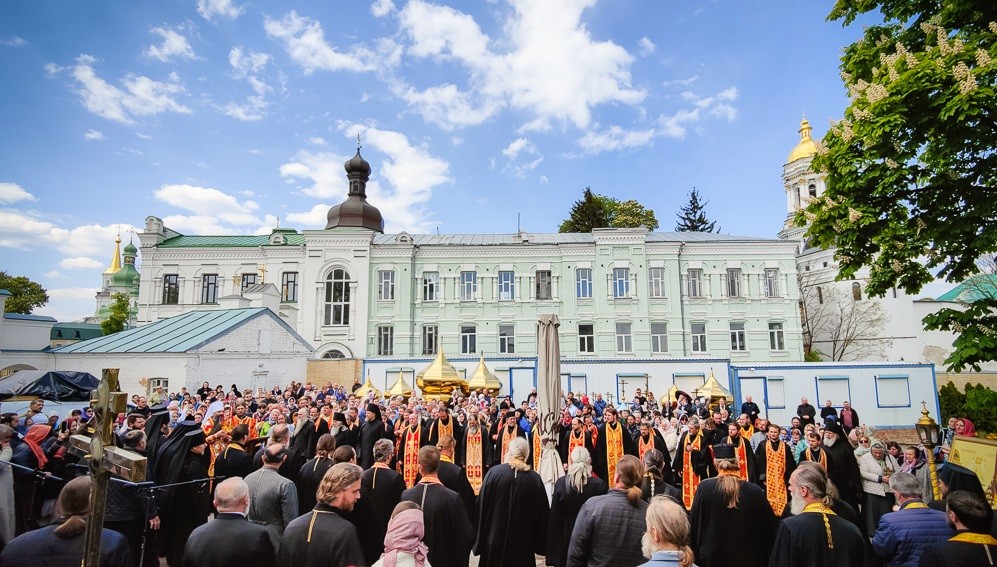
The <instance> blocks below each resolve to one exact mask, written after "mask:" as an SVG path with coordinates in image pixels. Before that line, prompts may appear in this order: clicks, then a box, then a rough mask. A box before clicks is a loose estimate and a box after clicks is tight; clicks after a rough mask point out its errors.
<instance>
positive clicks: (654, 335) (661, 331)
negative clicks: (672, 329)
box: [651, 323, 668, 353]
mask: <svg viewBox="0 0 997 567" xmlns="http://www.w3.org/2000/svg"><path fill="white" fill-rule="evenodd" d="M651 352H653V353H662V352H668V324H666V323H651Z"/></svg>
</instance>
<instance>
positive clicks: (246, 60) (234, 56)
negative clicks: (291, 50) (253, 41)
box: [228, 47, 270, 79]
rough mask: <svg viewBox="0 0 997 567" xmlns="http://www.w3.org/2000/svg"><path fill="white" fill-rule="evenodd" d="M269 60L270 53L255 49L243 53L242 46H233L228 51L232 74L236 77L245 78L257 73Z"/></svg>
mask: <svg viewBox="0 0 997 567" xmlns="http://www.w3.org/2000/svg"><path fill="white" fill-rule="evenodd" d="M269 62H270V55H268V54H266V53H259V52H256V51H249V52H248V53H244V52H243V50H242V47H233V48H232V50H231V51H229V53H228V63H229V65H231V66H232V74H233V75H235V78H237V79H245V78H246V77H248V76H250V75H255V74H257V73H259V72H260V71H262V70H263V69H264V68H266V66H267V63H269Z"/></svg>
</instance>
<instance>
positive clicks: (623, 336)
mask: <svg viewBox="0 0 997 567" xmlns="http://www.w3.org/2000/svg"><path fill="white" fill-rule="evenodd" d="M632 329H633V327H632V325H631V324H630V323H617V324H616V352H633V351H634V347H633V333H632Z"/></svg>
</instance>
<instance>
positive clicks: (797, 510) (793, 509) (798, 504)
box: [789, 492, 807, 516]
mask: <svg viewBox="0 0 997 567" xmlns="http://www.w3.org/2000/svg"><path fill="white" fill-rule="evenodd" d="M792 496H793V498H792V499H791V500H790V502H789V513H790V514H792V515H794V516H798V515H800V514H802V513H803V509H804V508H806V507H807V503H806V502H804V501H803V497H802V496H800V495H799V494H796V493H795V492H794V493H792Z"/></svg>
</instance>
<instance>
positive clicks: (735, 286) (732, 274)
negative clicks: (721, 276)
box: [727, 268, 741, 297]
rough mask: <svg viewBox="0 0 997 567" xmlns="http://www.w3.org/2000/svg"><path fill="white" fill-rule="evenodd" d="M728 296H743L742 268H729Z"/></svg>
mask: <svg viewBox="0 0 997 567" xmlns="http://www.w3.org/2000/svg"><path fill="white" fill-rule="evenodd" d="M727 297H741V268H727Z"/></svg>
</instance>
